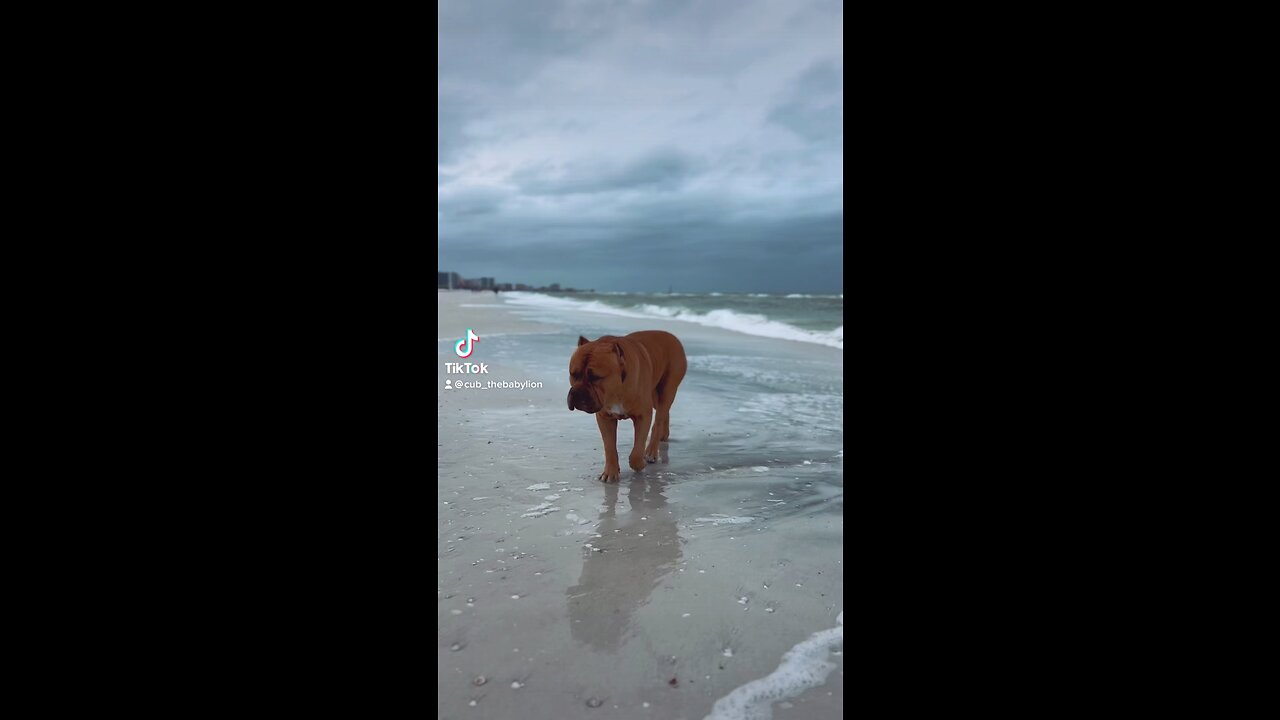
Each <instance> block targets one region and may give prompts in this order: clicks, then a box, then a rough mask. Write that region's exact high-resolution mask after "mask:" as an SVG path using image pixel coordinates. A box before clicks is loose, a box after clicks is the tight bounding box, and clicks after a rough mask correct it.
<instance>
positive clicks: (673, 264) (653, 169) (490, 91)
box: [437, 0, 844, 292]
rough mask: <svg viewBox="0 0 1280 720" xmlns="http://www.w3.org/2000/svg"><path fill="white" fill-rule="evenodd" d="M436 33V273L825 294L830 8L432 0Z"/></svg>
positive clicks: (832, 179)
mask: <svg viewBox="0 0 1280 720" xmlns="http://www.w3.org/2000/svg"><path fill="white" fill-rule="evenodd" d="M439 19H440V33H439V38H438V39H439V47H440V55H439V61H440V71H439V72H440V75H439V94H438V97H437V102H438V108H437V121H438V123H439V127H438V131H437V155H438V167H437V200H438V204H439V205H438V212H437V225H438V227H437V229H438V231H439V233H440V242H441V249H442V253H443V257H445V258H447V259H448V260H447V262H446V263H445V265H447V266H448V267H442V268H441V269H446V270H453V271H456V272H459V273H461V274H462V275H463V276H478V275H490V276H494V277H497V278H498V279H499V281H500V282H502V281H509V282H528V283H535V284H544V283H550V282H560V283H561V284H564V285H574V286H578V287H595V288H597V289H601V290H604V289H611V290H652V289H665V287H666V286H667V285H669V284H678V285H681V286H683V287H684V288H685V289H687V290H719V291H734V290H743V291H747V290H754V291H777V292H781V291H799V290H804V289H812V290H818V291H841V290H842V289H843V278H842V276H841V274H840V273H841V270H840V268H839V266H840V263H841V260H842V257H843V208H844V202H843V177H842V175H843V165H844V158H843V127H842V122H843V112H844V109H843V108H844V105H843V36H842V32H843V31H842V22H843V17H842V9H841V5H840V4H839V3H830V2H809V3H805V2H800V3H775V2H765V1H763V0H761V1H759V2H746V3H740V2H692V3H688V2H673V3H665V2H642V1H632V2H621V1H619V2H582V1H578V0H573V1H571V0H564V1H562V2H529V3H505V2H503V3H498V2H490V1H488V0H482V1H477V2H450V1H449V0H444V1H443V2H441V3H440V5H439ZM664 277H665V278H668V280H663V278H664Z"/></svg>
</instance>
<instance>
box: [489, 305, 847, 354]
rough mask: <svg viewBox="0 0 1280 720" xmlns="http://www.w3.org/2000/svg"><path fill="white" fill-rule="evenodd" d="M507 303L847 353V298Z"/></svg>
mask: <svg viewBox="0 0 1280 720" xmlns="http://www.w3.org/2000/svg"><path fill="white" fill-rule="evenodd" d="M504 297H505V298H506V299H507V301H508V302H511V303H515V304H517V305H523V306H528V307H546V308H560V309H567V310H573V309H577V310H584V311H590V312H595V313H600V314H608V315H615V316H619V317H635V318H654V319H664V320H680V321H682V322H688V323H693V324H696V325H703V326H706V327H718V328H723V329H725V330H731V331H733V332H739V333H743V334H746V335H755V336H758V337H770V338H774V339H778V340H791V341H795V342H810V343H815V344H818V345H826V346H828V347H834V348H838V349H844V294H843V293H841V294H839V295H806V294H801V293H793V294H788V295H770V294H767V293H704V294H695V293H527V292H512V293H507V294H506V295H505V296H504Z"/></svg>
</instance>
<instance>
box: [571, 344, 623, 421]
mask: <svg viewBox="0 0 1280 720" xmlns="http://www.w3.org/2000/svg"><path fill="white" fill-rule="evenodd" d="M626 378H627V365H626V358H625V356H624V354H623V352H622V348H621V347H620V346H618V344H617V343H613V342H609V341H604V342H600V341H596V342H592V341H590V340H588V339H586V338H584V337H581V336H579V337H578V349H577V350H576V351H574V353H573V357H572V358H570V359H569V409H570V410H581V411H582V412H585V413H597V412H600V410H601V409H602V408H606V407H609V406H611V405H613V404H614V397H615V396H616V395H617V394H618V389H619V388H620V387H621V386H622V383H623V381H624V380H626Z"/></svg>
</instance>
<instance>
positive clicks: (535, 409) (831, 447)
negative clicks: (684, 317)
mask: <svg viewBox="0 0 1280 720" xmlns="http://www.w3.org/2000/svg"><path fill="white" fill-rule="evenodd" d="M486 295H487V296H488V297H487V298H483V297H481V296H486ZM587 315H588V314H587V313H580V314H578V315H573V314H569V313H560V314H557V313H541V314H540V313H538V312H532V311H524V310H522V309H519V308H514V307H512V306H511V305H509V304H507V303H503V302H501V300H500V299H499V298H495V297H493V295H492V293H471V292H467V291H453V292H447V291H441V292H440V293H439V294H438V301H437V319H438V328H439V333H438V335H440V336H444V337H445V338H448V339H439V338H438V340H437V354H438V358H437V418H438V422H439V426H440V441H439V443H440V446H439V447H438V448H437V450H438V452H439V461H438V466H437V495H438V504H437V513H438V515H437V564H438V567H437V599H438V612H437V628H438V638H437V639H438V656H437V659H438V662H439V663H440V665H439V678H438V679H439V696H438V697H439V699H438V708H437V710H438V716H439V717H442V718H444V717H449V718H452V717H477V718H478V717H485V718H521V719H522V720H524V719H528V718H543V717H546V718H553V717H554V718H561V717H564V718H574V717H603V716H604V715H606V714H607V715H608V716H609V717H617V718H632V717H634V718H703V717H706V716H708V714H710V713H711V712H712V708H713V706H714V705H715V703H716V702H717V701H718V700H720V699H722V698H725V697H726V696H728V695H729V694H730V693H732V692H734V691H735V690H736V689H738V688H740V687H742V686H744V685H745V684H747V683H750V682H753V681H757V680H760V679H761V678H765V677H767V676H770V675H771V674H772V673H775V671H777V670H778V668H779V667H780V666H781V664H782V658H783V656H784V654H785V653H788V652H790V651H791V650H792V649H793V648H795V647H796V646H797V645H798V644H799V643H802V642H804V641H806V640H807V639H808V638H810V637H811V636H812V635H813V634H814V633H818V632H821V631H824V630H829V629H831V628H834V627H836V625H837V623H836V618H837V616H838V615H839V613H840V612H841V611H842V610H843V583H842V580H843V563H842V559H843V550H842V546H841V543H842V539H843V515H842V509H843V430H842V428H841V427H839V426H837V427H835V428H825V429H820V431H819V432H815V428H813V427H811V426H809V425H808V424H806V422H805V421H804V416H803V411H805V410H806V409H808V410H809V411H811V412H819V411H822V412H826V413H827V415H823V417H828V416H831V413H832V412H835V410H836V409H838V410H839V412H840V414H841V416H842V402H843V401H842V396H843V379H842V375H840V373H841V372H842V368H843V351H842V350H836V349H834V348H825V347H821V346H817V345H813V346H812V349H810V348H799V349H797V348H796V347H794V346H793V344H788V343H786V342H779V341H777V340H772V339H767V338H758V337H753V336H746V335H741V334H738V333H733V332H732V331H729V330H723V329H719V328H710V327H701V326H693V325H690V327H689V328H688V329H686V328H684V327H683V325H684V324H683V323H682V324H681V325H675V322H677V321H673V323H672V325H671V326H673V327H676V328H677V329H678V330H679V336H680V337H681V339H682V341H683V342H685V344H686V349H687V351H688V353H689V355H690V359H691V375H690V378H689V379H688V380H686V383H690V387H689V390H688V392H687V393H685V389H684V387H683V386H682V396H681V397H680V398H678V399H677V403H676V408H675V409H673V431H672V435H673V437H672V439H673V442H672V443H671V444H670V445H669V447H668V448H666V449H665V451H664V453H663V458H662V461H661V462H660V463H658V464H655V465H651V466H649V467H647V468H646V469H645V470H643V471H641V472H631V471H626V472H624V474H623V477H622V479H621V480H620V481H619V482H618V483H610V484H602V483H599V482H598V481H596V480H595V479H594V478H595V475H596V474H598V472H599V467H598V466H599V465H600V464H601V458H600V448H601V443H600V436H599V432H598V430H597V428H596V427H595V423H594V422H593V421H592V420H591V419H590V418H589V417H587V416H586V415H585V414H583V413H570V412H568V411H567V409H566V408H565V405H564V402H565V401H564V393H565V388H566V387H567V380H566V379H565V374H566V367H567V361H568V357H569V355H570V354H571V352H572V347H573V346H574V345H575V340H576V337H577V335H578V334H586V335H588V337H595V336H596V335H593V334H592V333H596V334H597V335H598V334H604V332H612V333H613V334H622V333H623V332H630V331H632V328H633V326H635V327H634V329H641V327H640V326H645V327H652V326H653V325H655V324H657V323H655V322H651V321H650V320H649V319H642V318H621V317H614V316H599V317H588V316H587ZM468 327H470V328H472V329H473V330H474V331H475V332H476V334H478V335H479V336H480V340H479V341H478V342H477V343H476V350H475V354H474V355H473V357H472V358H471V360H470V361H471V362H484V363H486V364H487V365H488V367H489V370H490V372H489V373H488V375H487V377H486V379H500V380H512V381H515V380H524V381H535V382H538V383H540V384H541V386H540V387H526V388H522V389H518V390H504V391H475V392H458V391H454V392H446V391H445V390H444V383H445V380H453V379H456V377H455V376H451V375H450V374H448V373H445V372H444V364H445V363H447V362H454V361H457V360H458V359H457V358H456V356H454V353H453V352H452V350H453V347H452V346H453V341H454V340H455V339H456V338H459V337H462V335H463V333H465V331H466V329H467V328H468ZM694 360H698V362H697V365H696V366H695V364H694ZM779 361H781V362H779ZM797 363H799V364H800V366H802V367H804V368H805V369H806V370H811V371H812V373H811V374H812V377H808V376H806V377H805V378H802V380H803V381H804V382H806V383H808V384H809V385H810V386H812V387H811V388H809V391H807V392H803V393H794V394H790V395H780V394H778V393H774V392H772V391H771V390H770V387H771V386H770V383H774V382H775V379H774V378H772V376H770V375H769V374H768V373H769V372H773V370H772V369H771V366H772V365H774V364H778V365H781V366H785V367H783V369H782V370H780V371H779V372H782V373H784V376H783V379H784V380H785V379H786V376H785V373H787V372H791V366H792V365H793V364H797ZM806 363H807V364H806ZM724 368H729V369H731V370H734V372H738V373H739V375H741V373H748V375H746V376H742V377H740V376H739V375H734V374H731V373H729V372H728V371H727V370H724ZM757 370H758V371H759V372H760V373H761V374H760V376H759V377H756V376H754V375H750V374H749V373H753V372H757ZM695 372H696V373H697V374H696V375H695ZM828 386H829V387H828ZM823 388H826V389H825V390H824V389H823ZM775 396H777V397H781V398H783V400H780V401H778V402H783V403H786V402H791V401H792V400H796V401H803V403H805V404H806V405H807V406H812V405H814V403H815V402H816V403H817V409H816V410H815V409H813V408H812V407H807V408H806V407H801V408H798V409H791V408H790V407H789V406H787V408H785V409H786V410H787V412H789V413H791V414H792V415H795V414H796V413H797V412H800V413H801V414H800V415H799V416H798V417H800V421H798V422H796V423H795V424H794V425H787V424H785V422H783V421H780V420H779V418H780V417H785V415H784V414H783V413H781V412H780V411H778V410H777V409H775V408H772V407H770V406H769V403H768V402H764V404H763V405H761V403H762V402H763V401H765V400H769V399H770V398H773V397H775ZM823 397H831V398H840V406H839V408H825V409H824V407H823V406H822V403H821V402H818V401H817V400H816V399H817V398H823ZM743 408H745V409H746V410H747V411H740V410H741V409H743ZM765 431H768V432H770V433H772V434H771V435H769V436H768V438H769V439H768V440H767V441H759V442H756V441H755V440H754V438H756V437H761V436H762V433H764V432H765ZM629 447H630V438H629V437H624V436H623V435H622V434H620V438H619V448H620V450H621V449H623V448H628V449H629ZM828 661H830V662H832V663H833V664H834V665H835V670H834V671H833V672H832V673H831V675H830V676H829V677H828V678H827V679H826V682H825V683H824V684H822V685H820V686H818V687H816V688H813V689H810V690H808V691H806V692H804V693H802V694H800V695H799V696H798V697H795V698H791V699H789V700H787V701H786V703H785V704H784V703H779V704H775V705H774V706H773V713H774V716H775V717H779V718H785V717H800V716H801V715H802V714H803V715H804V716H805V717H806V718H808V719H809V720H812V718H814V717H836V716H838V715H839V714H840V712H841V710H842V708H843V659H842V656H836V655H832V656H830V657H829V658H828ZM482 676H483V678H484V681H483V683H482V684H475V683H476V682H477V680H478V678H480V677H482ZM672 679H674V680H675V681H676V683H675V685H672V684H671V680H672ZM595 701H598V704H594V705H593V704H592V703H593V702H595ZM472 702H474V703H475V704H474V705H472V704H471V703H472Z"/></svg>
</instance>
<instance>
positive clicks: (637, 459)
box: [627, 453, 645, 470]
mask: <svg viewBox="0 0 1280 720" xmlns="http://www.w3.org/2000/svg"><path fill="white" fill-rule="evenodd" d="M627 464H628V465H630V466H631V469H632V470H643V469H644V466H645V462H644V456H643V455H641V454H640V453H635V454H633V455H628V456H627Z"/></svg>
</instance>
